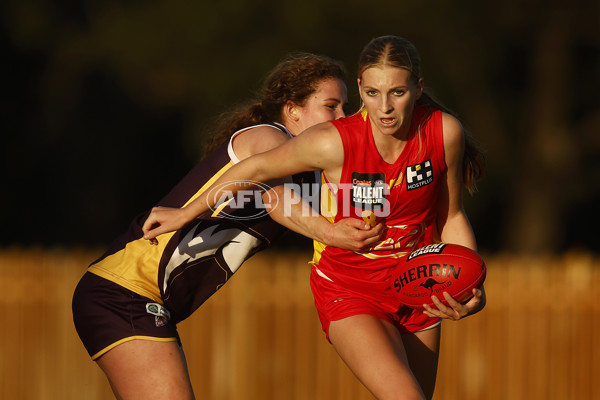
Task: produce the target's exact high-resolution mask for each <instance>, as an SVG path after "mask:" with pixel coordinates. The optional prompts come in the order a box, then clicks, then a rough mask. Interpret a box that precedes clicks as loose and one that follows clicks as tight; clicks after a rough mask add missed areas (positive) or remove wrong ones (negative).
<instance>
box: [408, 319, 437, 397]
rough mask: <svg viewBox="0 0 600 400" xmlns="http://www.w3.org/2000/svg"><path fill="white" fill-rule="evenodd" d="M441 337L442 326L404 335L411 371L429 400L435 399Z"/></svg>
mask: <svg viewBox="0 0 600 400" xmlns="http://www.w3.org/2000/svg"><path fill="white" fill-rule="evenodd" d="M440 336H441V324H440V325H437V326H436V327H434V328H431V329H426V330H423V331H420V332H416V333H406V334H403V335H402V342H403V343H404V349H405V350H406V354H407V357H408V364H409V365H410V369H411V370H412V372H413V375H414V376H415V377H416V378H417V381H418V382H419V385H420V386H421V389H422V390H423V393H424V394H425V397H426V398H428V399H431V398H432V397H433V391H434V389H435V381H436V376H437V366H438V359H439V352H440Z"/></svg>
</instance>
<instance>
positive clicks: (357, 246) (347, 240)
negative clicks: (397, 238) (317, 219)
mask: <svg viewBox="0 0 600 400" xmlns="http://www.w3.org/2000/svg"><path fill="white" fill-rule="evenodd" d="M384 230H385V225H384V224H383V223H382V222H380V223H379V224H377V225H375V226H374V227H371V226H370V225H368V224H365V222H364V221H362V220H359V219H355V218H344V219H341V220H340V221H338V222H336V223H334V224H331V227H330V229H329V232H328V235H327V238H326V244H327V245H330V246H333V247H339V248H340V249H344V250H350V251H356V252H359V253H362V252H366V251H368V250H369V249H370V248H371V247H373V245H375V244H376V243H378V242H379V241H380V238H381V235H382V233H383V232H384Z"/></svg>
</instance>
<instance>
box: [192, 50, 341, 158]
mask: <svg viewBox="0 0 600 400" xmlns="http://www.w3.org/2000/svg"><path fill="white" fill-rule="evenodd" d="M327 79H340V80H342V81H344V82H345V80H346V71H345V69H344V67H343V66H342V64H341V63H339V62H337V61H335V60H332V59H330V58H328V57H325V56H320V55H315V54H310V53H295V54H291V55H289V56H288V57H287V58H285V59H284V60H282V61H281V62H279V64H277V66H276V67H275V68H274V69H273V70H272V71H271V72H270V73H269V75H268V76H267V78H266V79H265V82H264V84H263V86H262V88H261V89H260V92H259V94H258V99H257V100H255V101H253V102H251V103H249V104H247V105H243V106H241V107H239V108H238V109H235V110H233V111H230V112H226V113H223V114H221V115H220V116H219V117H218V120H217V122H216V124H215V125H214V128H213V129H212V132H211V133H212V134H211V135H210V139H209V140H208V141H207V143H206V144H205V146H204V151H205V154H208V153H210V152H212V151H214V150H215V149H216V148H217V147H219V146H220V145H222V144H223V143H225V142H227V140H229V138H230V137H231V135H232V134H233V133H235V132H236V131H238V130H240V129H243V128H246V127H248V126H252V125H257V124H263V123H268V122H279V123H283V121H282V110H283V106H284V105H285V104H286V103H287V102H288V101H292V102H293V103H295V104H297V105H299V106H300V107H302V106H304V105H305V104H306V101H307V100H308V98H309V97H310V95H312V94H313V93H314V92H315V91H316V90H317V87H318V85H319V84H320V83H321V82H322V81H324V80H327Z"/></svg>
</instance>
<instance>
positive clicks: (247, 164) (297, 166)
mask: <svg viewBox="0 0 600 400" xmlns="http://www.w3.org/2000/svg"><path fill="white" fill-rule="evenodd" d="M343 157H344V154H343V147H342V143H341V138H340V137H339V134H338V132H337V129H335V127H334V126H333V125H332V124H330V123H323V124H319V125H316V126H314V127H312V128H310V129H308V130H306V131H305V132H304V133H303V134H302V135H299V136H298V137H296V138H294V139H291V140H288V141H287V142H285V143H284V144H282V145H281V146H279V147H276V148H275V149H273V150H270V151H267V152H264V153H260V154H256V155H254V156H252V157H249V158H247V159H245V160H243V161H241V162H240V163H238V164H236V165H234V166H233V167H231V168H230V169H229V170H227V171H226V172H225V173H224V174H223V175H221V177H220V178H219V179H217V180H216V182H214V183H213V185H212V186H211V188H209V189H208V190H206V191H205V192H203V193H202V194H201V195H200V196H199V197H198V198H196V199H195V200H194V201H192V202H191V203H189V204H188V205H186V206H185V207H183V208H180V209H171V208H163V207H155V208H154V209H153V210H152V212H151V213H150V215H149V216H148V218H147V219H146V222H144V225H143V227H142V229H143V231H144V238H145V239H148V240H154V239H155V238H156V237H157V236H158V235H161V234H164V233H167V232H171V231H174V230H177V229H180V228H182V227H183V226H184V225H185V224H187V223H188V222H190V221H192V220H193V219H195V218H197V217H198V216H200V215H202V214H203V213H205V212H207V211H208V210H209V209H210V208H211V207H214V205H215V203H216V201H217V199H219V198H223V197H227V196H228V195H231V194H235V193H237V192H238V191H239V190H244V189H246V190H250V189H252V188H253V185H252V183H251V182H250V181H258V182H266V181H269V180H272V179H276V178H283V177H286V176H291V175H294V174H297V173H300V172H304V171H315V170H325V171H327V170H330V171H333V170H336V169H339V168H340V166H341V165H342V163H343ZM240 183H241V184H240ZM213 188H214V190H212V191H211V189H213Z"/></svg>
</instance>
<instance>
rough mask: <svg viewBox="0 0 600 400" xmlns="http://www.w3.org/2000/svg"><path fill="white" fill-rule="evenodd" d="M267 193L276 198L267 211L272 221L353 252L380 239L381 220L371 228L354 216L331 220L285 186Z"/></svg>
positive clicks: (365, 247) (366, 247) (367, 247)
mask: <svg viewBox="0 0 600 400" xmlns="http://www.w3.org/2000/svg"><path fill="white" fill-rule="evenodd" d="M270 192H272V193H274V194H275V195H276V196H277V198H278V199H279V202H278V204H277V206H276V207H273V208H270V209H269V210H268V211H269V215H270V216H271V218H272V219H273V220H274V221H275V222H277V223H279V224H280V225H283V226H285V227H286V228H288V229H290V230H292V231H294V232H296V233H299V234H301V235H303V236H306V237H308V238H310V239H313V240H316V241H318V242H321V243H324V244H326V245H328V246H333V247H338V248H341V249H344V250H350V251H356V252H362V251H367V250H368V249H370V248H371V246H373V245H374V244H375V243H377V242H379V238H380V237H381V234H382V233H383V230H384V228H385V225H384V224H383V223H379V224H377V225H376V226H375V227H371V226H370V225H368V224H365V223H364V221H362V220H358V219H355V218H344V219H342V220H340V221H338V222H336V223H332V222H330V221H329V220H327V219H326V218H325V217H323V216H322V215H321V214H319V213H318V211H316V210H314V209H313V207H312V206H311V205H310V204H309V203H308V202H306V201H305V200H304V199H302V196H301V195H300V194H299V193H296V192H295V191H294V190H293V189H292V188H290V187H288V186H283V185H280V186H276V187H274V188H272V189H271V190H270Z"/></svg>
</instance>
